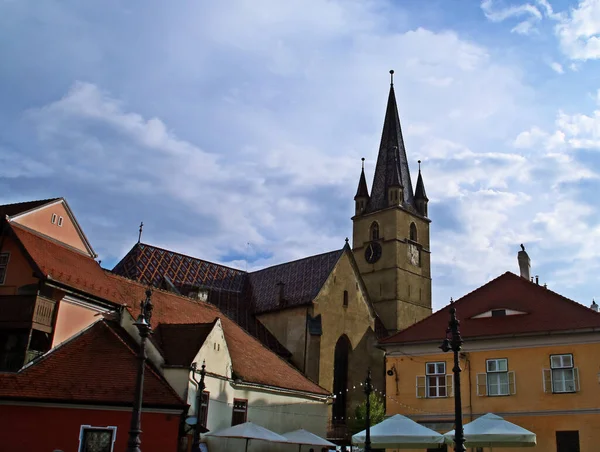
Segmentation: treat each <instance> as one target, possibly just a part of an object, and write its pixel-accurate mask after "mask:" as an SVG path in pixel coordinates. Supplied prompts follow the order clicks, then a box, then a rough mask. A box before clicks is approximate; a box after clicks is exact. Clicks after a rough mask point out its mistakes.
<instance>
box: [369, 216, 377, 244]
mask: <svg viewBox="0 0 600 452" xmlns="http://www.w3.org/2000/svg"><path fill="white" fill-rule="evenodd" d="M369 236H370V237H371V240H379V224H377V222H376V221H374V222H373V223H372V224H371V229H370V234H369Z"/></svg>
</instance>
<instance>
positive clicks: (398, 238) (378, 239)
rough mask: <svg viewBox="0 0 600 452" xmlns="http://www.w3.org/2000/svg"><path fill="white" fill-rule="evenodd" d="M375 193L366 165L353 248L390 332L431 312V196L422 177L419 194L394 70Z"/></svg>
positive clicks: (357, 200)
mask: <svg viewBox="0 0 600 452" xmlns="http://www.w3.org/2000/svg"><path fill="white" fill-rule="evenodd" d="M390 74H391V84H390V94H389V97H388V103H387V110H386V113H385V120H384V124H383V133H382V135H381V144H380V146H379V155H378V157H377V165H376V167H375V175H374V177H373V185H372V187H371V193H370V194H369V189H368V187H367V182H366V178H365V172H364V159H363V167H362V171H361V174H360V179H359V183H358V190H357V192H356V196H355V197H354V201H355V215H354V217H352V221H353V235H352V249H353V252H354V255H355V258H356V261H357V263H358V266H359V269H360V273H361V275H362V278H363V280H364V282H365V284H366V286H367V290H368V292H369V297H370V298H371V301H372V302H373V304H374V305H375V309H376V310H377V313H378V314H379V317H380V318H381V320H382V321H383V323H384V324H385V326H386V328H387V330H388V332H389V333H393V332H396V331H399V330H402V329H404V328H406V327H408V326H410V325H412V324H414V323H415V322H418V321H419V320H421V319H423V318H425V317H426V316H428V315H429V314H431V252H430V249H429V225H430V223H431V220H429V218H428V217H427V203H428V201H429V200H428V198H427V195H426V194H425V184H424V183H423V177H422V175H421V165H420V164H421V162H420V161H419V175H418V178H417V185H416V188H415V191H414V192H413V187H412V183H411V180H410V171H409V167H408V160H407V158H406V150H405V148H404V140H403V138H402V130H401V128H400V118H399V116H398V106H397V104H396V95H395V92H394V79H393V77H394V71H390Z"/></svg>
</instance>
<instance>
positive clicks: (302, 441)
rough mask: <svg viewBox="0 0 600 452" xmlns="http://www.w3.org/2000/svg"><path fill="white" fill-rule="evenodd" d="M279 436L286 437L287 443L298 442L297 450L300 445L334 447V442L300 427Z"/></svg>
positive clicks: (299, 448)
mask: <svg viewBox="0 0 600 452" xmlns="http://www.w3.org/2000/svg"><path fill="white" fill-rule="evenodd" d="M281 436H283V437H284V438H286V439H287V440H288V442H289V443H292V444H298V450H299V451H301V450H302V446H303V445H305V446H321V447H336V446H335V444H333V443H331V442H329V441H327V440H326V439H323V438H321V437H320V436H317V435H315V434H314V433H311V432H308V431H306V430H304V429H303V428H301V429H300V430H294V431H293V432H287V433H283V434H282V435H281Z"/></svg>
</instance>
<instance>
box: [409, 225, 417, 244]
mask: <svg viewBox="0 0 600 452" xmlns="http://www.w3.org/2000/svg"><path fill="white" fill-rule="evenodd" d="M410 239H411V240H412V241H413V242H416V241H417V226H416V225H415V224H414V223H411V224H410Z"/></svg>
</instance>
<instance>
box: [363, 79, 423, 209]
mask: <svg viewBox="0 0 600 452" xmlns="http://www.w3.org/2000/svg"><path fill="white" fill-rule="evenodd" d="M394 185H395V186H398V185H402V186H403V187H404V204H405V207H412V208H414V207H415V206H414V199H413V188H412V182H411V180H410V171H409V168H408V160H407V158H406V149H405V147H404V139H403V138H402V129H401V127H400V117H399V116H398V105H397V104H396V94H395V93H394V85H391V86H390V94H389V96H388V103H387V109H386V112H385V120H384V123H383V132H382V134H381V144H380V146H379V155H378V156H377V165H376V166H375V175H374V176H373V187H372V188H371V198H370V200H369V203H368V204H367V212H374V211H376V210H380V209H385V208H386V207H388V202H387V196H388V187H390V186H394Z"/></svg>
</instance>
